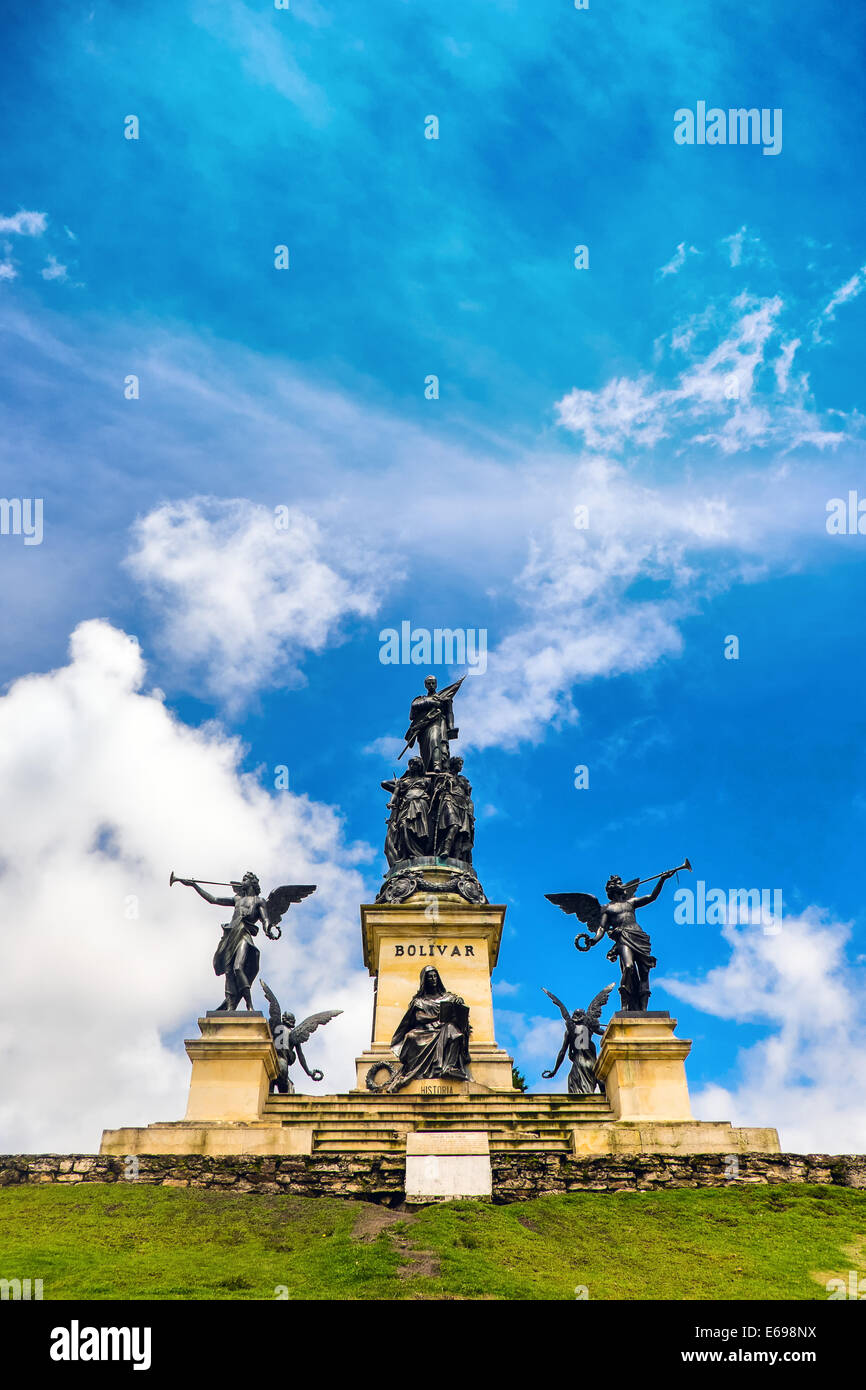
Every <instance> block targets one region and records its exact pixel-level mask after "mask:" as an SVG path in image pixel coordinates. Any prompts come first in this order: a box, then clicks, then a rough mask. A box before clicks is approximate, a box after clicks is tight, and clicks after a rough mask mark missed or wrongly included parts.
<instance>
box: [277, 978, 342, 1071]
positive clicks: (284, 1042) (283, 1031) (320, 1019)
mask: <svg viewBox="0 0 866 1390" xmlns="http://www.w3.org/2000/svg"><path fill="white" fill-rule="evenodd" d="M262 989H263V990H264V992H265V998H266V999H267V1001H268V1005H269V1008H268V1023H269V1024H270V1028H271V1037H272V1038H273V1040H274V1047H275V1048H276V1052H277V1062H278V1064H279V1068H280V1070H279V1073H278V1075H277V1077H276V1079H275V1081H274V1083H273V1084H274V1090H275V1091H278V1092H279V1094H280V1095H282V1096H287V1095H291V1094H292V1092H293V1091H294V1089H295V1088H294V1086H293V1085H292V1082H291V1078H290V1077H289V1067H292V1066H294V1064H295V1059H296V1058H297V1060H298V1061H299V1062H300V1064H301V1066H302V1067H303V1069H304V1071H305V1072H306V1073H307V1076H308V1077H309V1078H310V1080H311V1081H322V1080H324V1075H325V1074H324V1072H321V1071H319V1070H318V1068H315V1069H314V1070H313V1071H310V1068H309V1067H308V1066H307V1059H306V1057H305V1056H304V1053H303V1049H302V1047H301V1043H305V1042H306V1041H307V1039H308V1038H310V1037H312V1035H313V1033H315V1031H316V1029H317V1028H319V1027H320V1026H321V1025H322V1024H323V1023H330V1021H331V1019H332V1018H336V1017H337V1015H338V1014H341V1013H342V1012H343V1010H342V1009H324V1010H323V1011H322V1013H320V1014H310V1017H309V1018H305V1019H304V1021H303V1023H296V1022H295V1015H294V1014H289V1013H285V1014H284V1013H281V1012H280V1005H279V1001H278V999H277V996H276V995H275V994H274V992H273V990H272V989H269V987H268V986H267V985H266V984H265V982H264V980H262Z"/></svg>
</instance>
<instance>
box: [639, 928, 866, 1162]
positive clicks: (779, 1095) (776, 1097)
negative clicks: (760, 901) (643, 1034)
mask: <svg viewBox="0 0 866 1390" xmlns="http://www.w3.org/2000/svg"><path fill="white" fill-rule="evenodd" d="M722 934H723V936H724V937H725V939H726V940H727V941H728V943H729V944H730V947H731V956H730V959H729V960H728V961H727V963H726V964H725V965H722V966H718V967H717V968H715V969H713V970H710V971H709V972H708V974H707V975H706V977H705V978H704V979H703V980H701V981H699V982H696V983H689V982H686V981H682V980H673V979H663V980H661V979H660V980H659V983H660V984H663V985H664V988H665V989H666V990H668V992H669V993H671V994H673V995H674V996H675V997H676V998H679V999H684V1000H685V1001H686V1002H687V1003H690V1004H693V1005H695V1007H696V1008H699V1009H702V1010H704V1011H705V1012H706V1013H709V1014H714V1015H715V1016H716V1017H718V1018H724V1019H730V1020H734V1021H736V1022H748V1023H769V1024H770V1026H771V1030H772V1031H771V1032H770V1034H769V1036H768V1037H767V1038H765V1039H764V1040H763V1041H762V1042H759V1043H755V1044H753V1045H752V1046H750V1047H746V1048H743V1049H742V1050H741V1051H739V1052H738V1053H737V1055H736V1056H735V1057H734V1056H732V1058H731V1063H732V1068H733V1069H734V1071H735V1073H736V1080H734V1081H732V1082H731V1083H730V1085H728V1086H727V1087H726V1086H722V1085H710V1086H707V1087H705V1088H704V1089H703V1090H701V1091H699V1092H697V1093H696V1094H695V1095H693V1097H692V1107H693V1110H694V1112H695V1114H696V1115H698V1116H699V1117H700V1118H702V1119H707V1120H719V1119H723V1120H732V1121H733V1123H734V1124H736V1125H773V1126H776V1127H777V1128H778V1129H779V1131H780V1138H781V1143H782V1147H783V1149H790V1150H794V1151H797V1152H801V1151H804V1152H813V1153H814V1152H818V1153H828V1152H829V1153H837V1152H841V1153H859V1152H862V1151H863V1150H864V1149H866V1109H864V1107H863V1103H862V1098H863V1096H864V1094H866V1028H864V1024H863V1017H862V1009H861V1001H862V998H863V987H864V984H866V979H864V972H863V971H862V970H860V971H858V970H857V969H856V967H854V966H852V965H851V964H850V963H849V962H848V961H847V959H846V946H847V943H848V939H849V936H850V928H849V927H848V926H847V925H846V924H844V923H839V922H831V921H828V920H827V918H826V915H825V914H823V913H821V912H820V911H819V910H818V909H816V908H811V909H809V910H808V911H806V912H804V913H802V914H800V915H799V916H791V917H784V918H783V920H782V930H781V932H780V933H779V934H778V935H771V934H767V935H765V934H764V932H763V931H761V930H759V929H757V928H756V927H754V926H745V927H741V926H736V925H734V926H726V927H723V928H722Z"/></svg>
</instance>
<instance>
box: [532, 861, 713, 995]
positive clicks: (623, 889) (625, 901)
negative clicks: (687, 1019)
mask: <svg viewBox="0 0 866 1390" xmlns="http://www.w3.org/2000/svg"><path fill="white" fill-rule="evenodd" d="M691 867H692V866H691V864H690V863H689V861H688V859H685V860H683V862H682V864H680V865H678V866H677V868H676V869H665V871H664V873H661V874H651V875H650V878H632V879H629V881H628V883H623V881H622V879H621V878H620V877H619V875H618V874H612V875H611V877H610V878H609V879H608V881H607V883H606V885H605V892H606V893H607V896H608V901H607V902H606V903H605V905H604V907H602V905H601V903H600V902H599V901H598V898H594V897H593V895H592V894H591V893H545V895H544V896H545V897H546V898H547V900H548V902H551V903H554V904H555V905H556V907H561V908H562V910H563V912H568V913H572V914H573V915H574V916H575V917H576V918H577V919H578V921H580V922H585V923H586V925H587V926H588V927H589V930H590V932H592V933H594V935H589V933H587V932H580V933H579V934H578V935H577V936H576V937H575V938H574V944H575V946H576V947H577V949H578V951H588V950H589V949H590V947H592V946H594V945H595V944H596V942H597V941H601V939H602V937H603V936H605V935H607V936H609V937H610V939H611V941H612V942H613V945H612V947H611V949H610V950H609V951H608V953H607V958H608V960H609V961H612V962H616V961H619V967H620V971H621V974H622V978H621V980H620V986H619V997H620V1000H621V1001H622V1008H623V1010H624V1012H626V1013H646V1011H647V1009H648V1008H649V998H650V986H649V973H650V971H651V970H652V969H654V967H655V963H656V958H655V956H654V955H653V954H652V946H651V943H650V939H649V937H648V936H647V934H646V932H645V931H644V930H643V928H642V927H640V926H638V923H637V918H636V917H635V915H634V914H635V911H636V909H637V908H641V907H648V906H649V904H650V903H654V902H655V900H656V898H657V897H658V895H659V893H660V892H661V891H662V885H663V884H664V883H666V882H667V880H668V879H669V878H673V877H674V875H675V874H678V873H679V872H680V869H688V870H689V871H691ZM653 878H655V879H658V882H657V883H656V886H655V888H654V889H653V890H652V892H651V893H646V894H644V895H642V896H641V897H637V896H636V895H635V891H634V890H635V889H636V888H637V887H638V885H639V884H641V883H649V882H650V881H651V879H653Z"/></svg>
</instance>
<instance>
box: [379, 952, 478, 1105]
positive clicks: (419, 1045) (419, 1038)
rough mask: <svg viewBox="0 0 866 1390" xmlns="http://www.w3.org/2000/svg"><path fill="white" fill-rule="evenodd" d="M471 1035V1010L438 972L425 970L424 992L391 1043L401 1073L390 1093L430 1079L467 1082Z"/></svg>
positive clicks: (415, 999) (419, 994) (410, 1007)
mask: <svg viewBox="0 0 866 1390" xmlns="http://www.w3.org/2000/svg"><path fill="white" fill-rule="evenodd" d="M470 1031H471V1029H470V1026H469V1008H468V1006H467V1005H466V1004H464V1002H463V1000H462V999H461V998H460V997H459V996H458V995H456V994H451V993H449V991H448V990H446V989H445V987H444V985H443V984H442V981H441V979H440V978H439V972H438V971H437V970H435V969H433V967H432V966H426V967H425V969H424V970H423V971H422V972H421V988H420V989H419V991H418V993H417V994H416V995H415V998H414V999H413V1000H412V1002H411V1004H410V1005H409V1007H408V1009H407V1010H406V1012H405V1014H404V1015H403V1018H402V1020H401V1022H400V1026H399V1027H398V1029H397V1031H396V1033H395V1034H394V1036H393V1038H392V1039H391V1046H392V1047H393V1049H394V1051H395V1052H396V1053H397V1055H398V1057H399V1058H400V1070H399V1072H398V1073H397V1075H396V1076H395V1077H394V1079H393V1081H392V1082H391V1084H390V1085H389V1087H388V1089H389V1090H394V1091H397V1090H399V1089H400V1087H401V1086H406V1085H408V1083H409V1082H410V1081H414V1080H415V1079H416V1078H419V1077H428V1076H439V1077H450V1078H451V1079H452V1080H455V1081H468V1080H469V1073H468V1067H469V1034H470Z"/></svg>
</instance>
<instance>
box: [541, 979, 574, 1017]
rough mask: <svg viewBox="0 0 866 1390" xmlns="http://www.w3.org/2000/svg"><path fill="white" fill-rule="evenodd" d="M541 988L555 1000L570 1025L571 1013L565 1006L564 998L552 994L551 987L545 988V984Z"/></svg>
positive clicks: (549, 997)
mask: <svg viewBox="0 0 866 1390" xmlns="http://www.w3.org/2000/svg"><path fill="white" fill-rule="evenodd" d="M541 988H542V990H543V991H544V993H545V994H546V995H547V997H548V999H552V1000H553V1002H554V1004H555V1005H556V1007H557V1008H558V1009H559V1012H560V1013H561V1014H562V1017H563V1018H564V1019H565V1022H566V1025H569V1024H570V1023H571V1014H570V1013H569V1012H568V1009H567V1008H566V1007H565V1005H564V1004H563V1002H562V1000H561V999H557V997H556V995H555V994H551V992H550V990H549V989H545V988H544V985H542V986H541Z"/></svg>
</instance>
